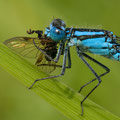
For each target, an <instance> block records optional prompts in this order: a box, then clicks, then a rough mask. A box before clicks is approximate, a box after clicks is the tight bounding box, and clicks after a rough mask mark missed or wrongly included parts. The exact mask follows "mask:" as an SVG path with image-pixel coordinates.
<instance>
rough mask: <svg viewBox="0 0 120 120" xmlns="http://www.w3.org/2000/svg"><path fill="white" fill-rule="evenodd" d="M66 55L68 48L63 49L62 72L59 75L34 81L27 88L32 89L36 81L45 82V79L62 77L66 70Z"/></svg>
mask: <svg viewBox="0 0 120 120" xmlns="http://www.w3.org/2000/svg"><path fill="white" fill-rule="evenodd" d="M67 53H68V46H66V48H65V52H64V58H63V65H62V71H61V73H60V74H59V75H56V76H49V77H46V78H42V79H37V80H35V81H34V82H33V84H32V85H31V86H30V87H29V89H31V88H32V87H33V85H34V84H35V83H36V82H37V81H41V80H46V79H51V78H57V77H60V76H62V75H64V73H65V69H66V59H67Z"/></svg>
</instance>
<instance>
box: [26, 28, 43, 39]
mask: <svg viewBox="0 0 120 120" xmlns="http://www.w3.org/2000/svg"><path fill="white" fill-rule="evenodd" d="M27 33H28V34H33V33H36V34H38V38H41V37H42V34H43V31H42V30H31V29H29V30H27Z"/></svg>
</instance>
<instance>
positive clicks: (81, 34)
mask: <svg viewBox="0 0 120 120" xmlns="http://www.w3.org/2000/svg"><path fill="white" fill-rule="evenodd" d="M27 33H28V34H33V33H36V34H37V35H38V37H36V38H32V37H15V38H11V39H9V40H6V41H5V42H4V44H5V45H7V46H8V47H9V48H11V49H13V50H14V51H16V52H18V53H19V54H21V55H22V56H24V57H28V58H35V59H36V62H35V65H37V66H39V67H42V68H44V66H46V67H48V68H49V69H48V71H47V72H52V71H54V70H55V69H56V68H61V73H60V74H58V75H55V76H49V77H46V78H41V79H36V80H35V81H34V82H33V84H32V85H31V86H30V87H29V89H31V88H32V87H33V86H34V85H35V83H36V82H38V81H41V80H47V79H50V78H57V77H60V76H62V75H64V73H65V70H66V68H71V56H70V47H72V46H76V51H77V54H78V57H79V58H80V59H81V60H82V61H83V62H84V63H85V64H86V65H87V67H88V68H89V69H90V70H91V71H92V73H93V74H94V76H95V78H94V79H93V80H91V81H90V82H88V83H86V84H85V85H83V86H82V87H81V88H80V90H79V91H78V92H79V93H80V92H81V90H82V89H83V88H84V87H85V86H87V85H89V84H90V83H92V82H94V81H95V80H97V81H98V84H97V85H96V86H95V87H94V88H93V89H92V90H91V91H90V92H89V93H88V94H87V95H86V96H85V98H84V99H83V100H82V101H81V108H82V112H81V115H83V112H84V111H83V103H84V101H85V100H86V99H87V98H88V96H89V95H90V94H91V93H92V92H93V91H94V90H95V89H96V88H97V87H98V86H99V85H100V83H101V77H102V76H104V75H106V74H107V73H109V72H110V69H109V68H108V67H106V66H105V65H103V64H102V63H100V62H99V61H97V60H95V59H94V58H92V57H91V56H89V55H88V54H87V53H86V52H90V53H93V54H98V55H101V56H104V57H107V58H109V59H113V60H117V61H120V44H119V40H120V38H119V37H118V36H116V35H114V34H113V32H111V31H108V30H102V29H85V28H66V24H65V23H64V21H63V20H61V19H54V20H53V21H52V22H51V24H50V25H49V26H48V27H47V28H46V30H45V32H44V34H43V31H41V30H31V29H30V30H29V31H27ZM61 55H63V63H62V65H59V64H58V61H59V58H60V56H61ZM86 58H88V59H89V60H91V61H93V62H95V63H96V64H97V65H99V66H101V67H102V68H103V69H105V71H106V72H104V73H102V74H101V75H98V74H97V73H96V71H95V70H94V69H93V68H92V67H91V65H90V64H89V63H88V62H87V61H86ZM67 61H68V64H67Z"/></svg>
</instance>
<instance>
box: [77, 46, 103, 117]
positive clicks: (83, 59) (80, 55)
mask: <svg viewBox="0 0 120 120" xmlns="http://www.w3.org/2000/svg"><path fill="white" fill-rule="evenodd" d="M77 53H78V56H79V57H80V58H81V60H82V61H83V62H84V63H85V64H86V65H87V67H88V68H89V69H90V70H91V71H92V73H93V74H94V75H95V77H96V79H97V80H98V84H97V85H96V86H95V87H94V88H93V89H92V90H91V91H90V92H89V93H88V94H87V95H86V96H85V98H84V99H83V100H82V101H81V108H82V112H81V115H83V113H84V110H83V103H84V101H85V100H86V99H87V98H88V96H89V95H90V94H91V93H92V92H93V91H94V90H95V89H96V88H97V87H98V86H99V85H100V83H101V79H100V77H99V75H98V74H97V73H96V72H95V71H94V69H93V68H92V67H91V66H90V64H89V63H88V62H87V61H86V60H85V58H84V57H83V55H82V54H81V53H80V52H79V47H77Z"/></svg>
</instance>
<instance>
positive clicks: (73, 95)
mask: <svg viewBox="0 0 120 120" xmlns="http://www.w3.org/2000/svg"><path fill="white" fill-rule="evenodd" d="M0 66H1V67H2V68H4V69H5V70H6V71H8V72H9V73H10V74H12V75H13V76H14V77H15V78H17V79H18V80H19V81H20V82H22V83H23V85H24V86H25V87H26V89H27V87H29V86H30V85H31V84H32V83H33V81H34V80H35V79H37V78H43V77H46V76H47V75H46V74H45V73H42V72H40V71H39V70H38V69H37V68H36V66H34V65H31V64H30V63H29V62H27V61H26V60H25V59H24V58H22V57H21V56H19V55H17V54H16V53H14V52H12V51H11V50H10V49H9V48H7V47H6V46H5V45H3V44H0ZM58 79H59V78H58ZM63 79H64V77H63ZM28 90H29V89H28ZM29 92H35V93H36V94H37V95H39V96H41V97H43V98H44V99H45V100H46V101H47V102H49V103H50V104H51V105H53V106H54V107H56V108H57V109H58V111H60V112H61V113H63V114H64V115H65V116H66V117H68V118H70V119H72V120H120V118H119V117H117V116H115V115H113V114H112V113H110V112H109V111H107V110H105V109H104V108H102V107H100V106H99V105H97V104H95V103H93V102H92V101H90V100H89V99H87V100H86V102H85V103H84V115H83V116H81V115H80V114H81V107H80V101H81V100H82V99H83V96H82V95H80V94H78V93H77V92H75V91H74V90H72V89H71V88H69V87H68V86H67V85H65V84H63V83H62V82H60V81H58V80H56V79H49V80H45V81H41V82H37V83H36V84H35V86H34V87H33V88H32V89H31V90H29Z"/></svg>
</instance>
